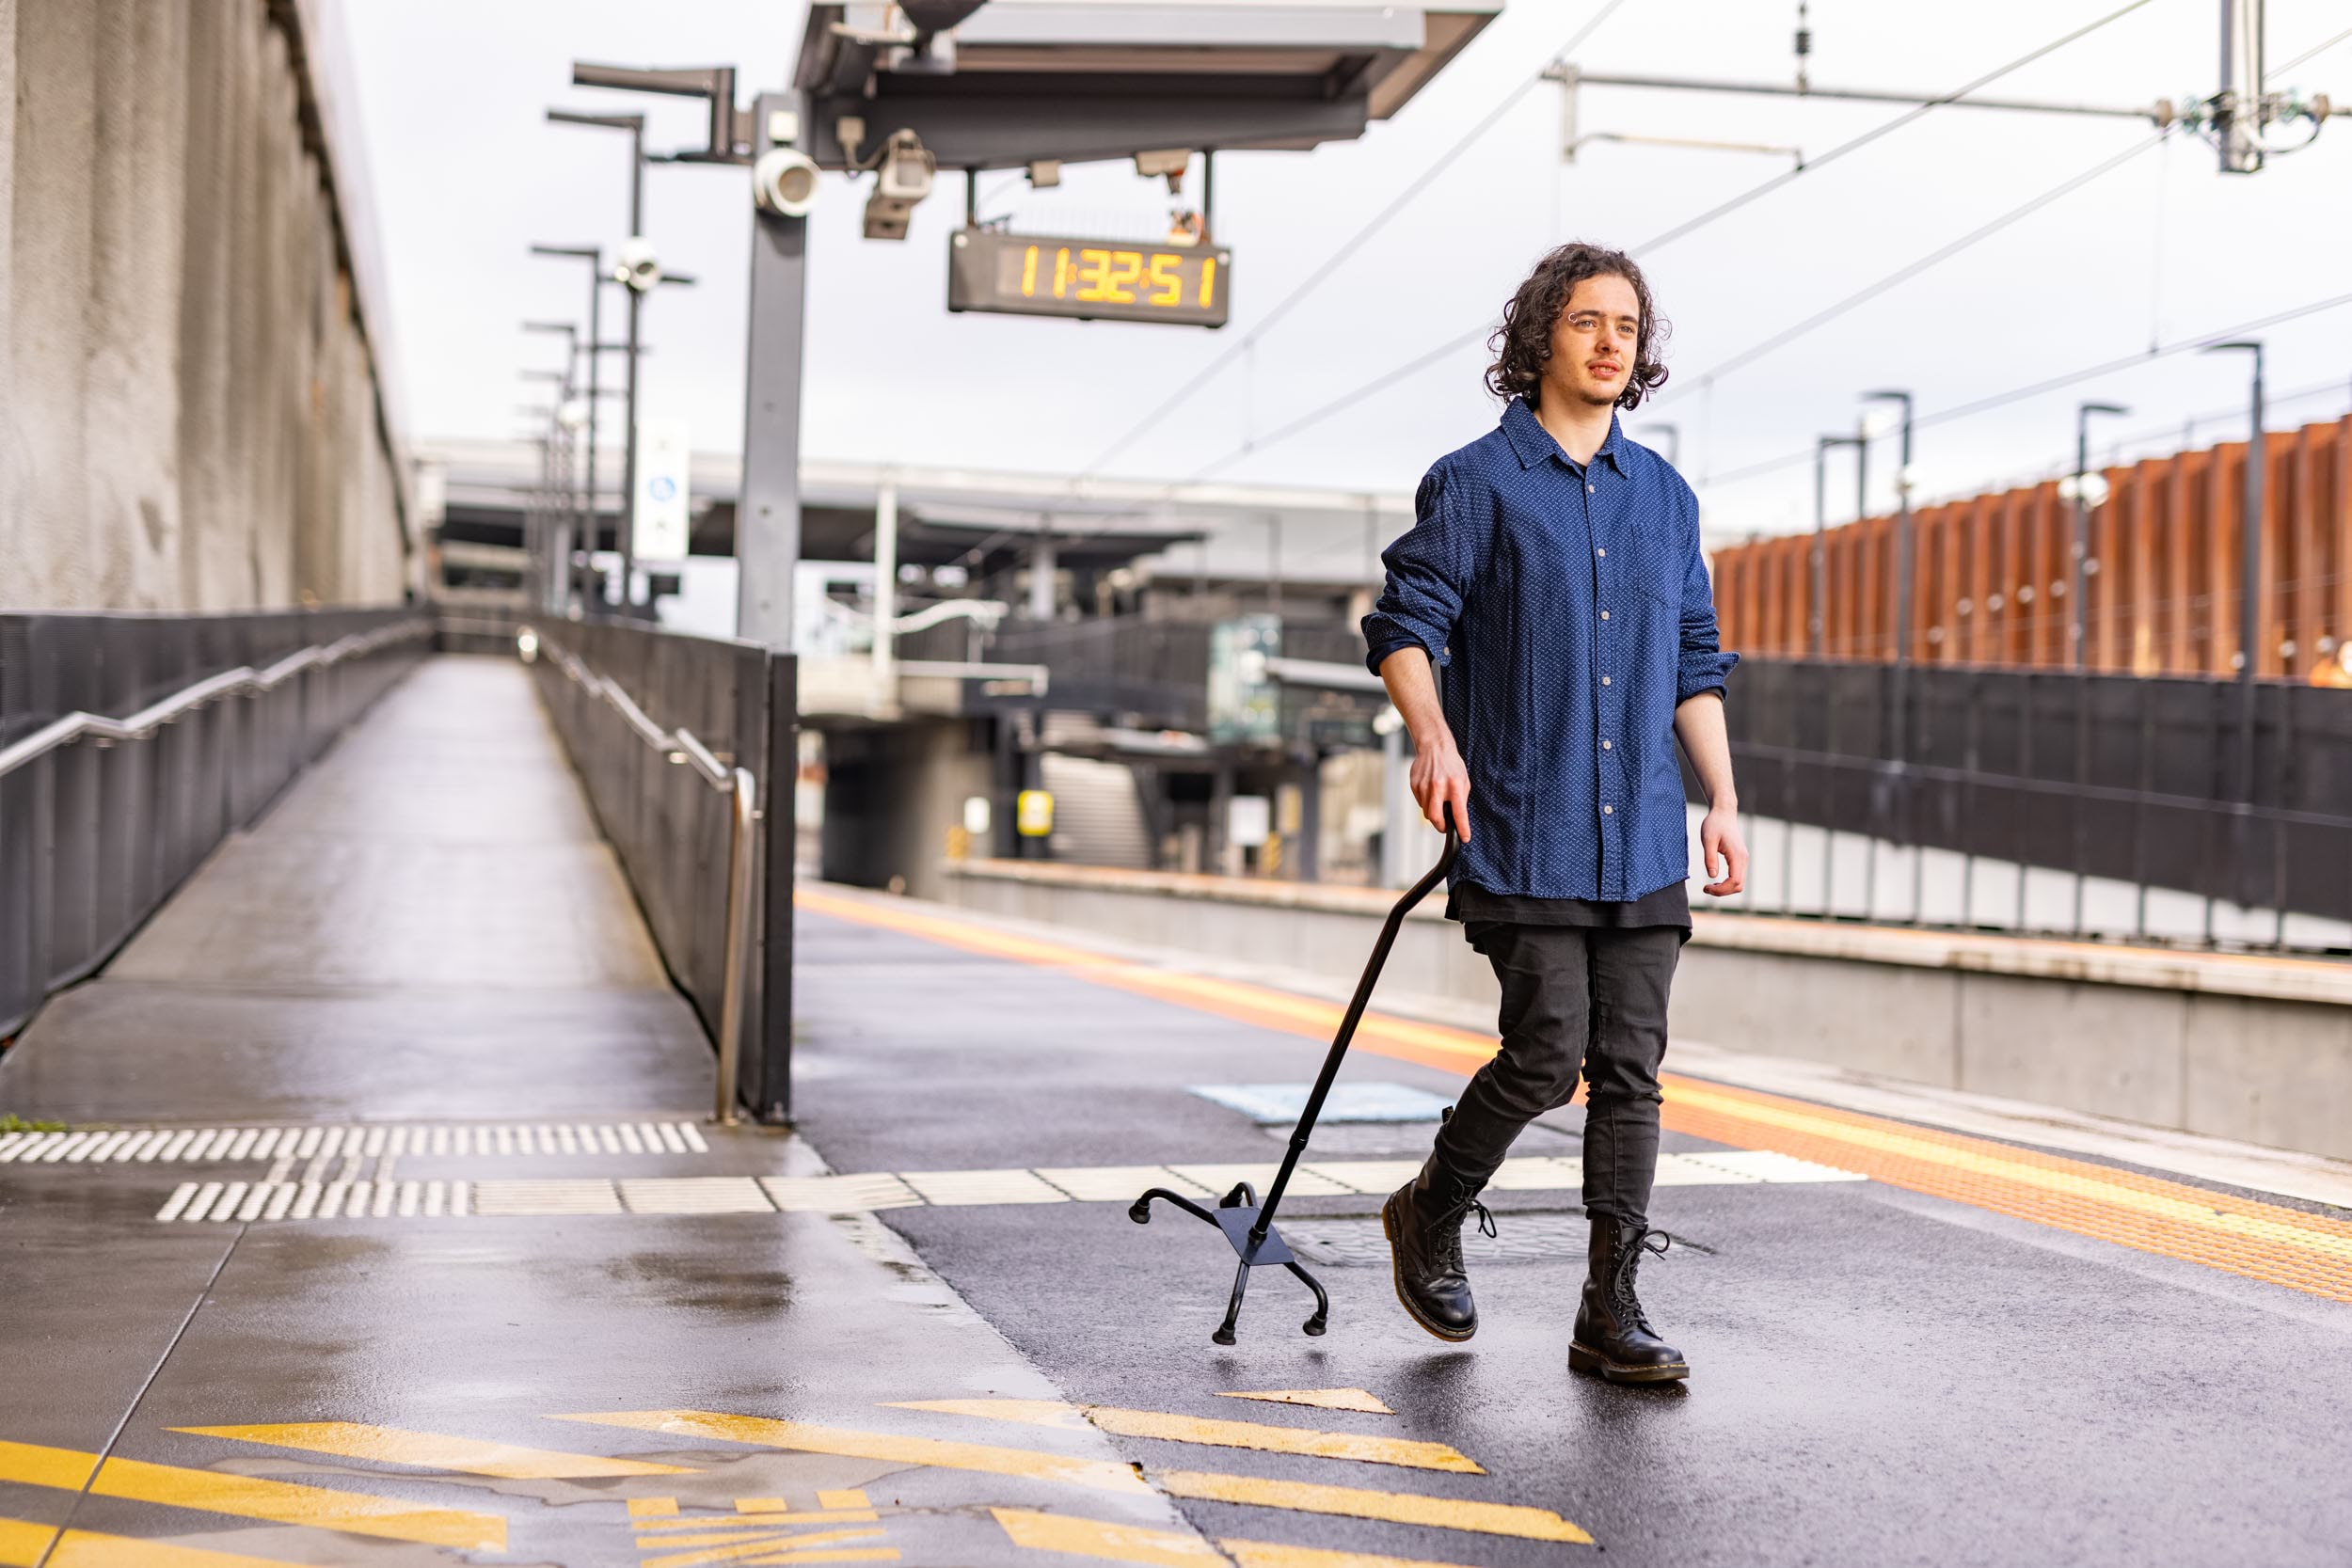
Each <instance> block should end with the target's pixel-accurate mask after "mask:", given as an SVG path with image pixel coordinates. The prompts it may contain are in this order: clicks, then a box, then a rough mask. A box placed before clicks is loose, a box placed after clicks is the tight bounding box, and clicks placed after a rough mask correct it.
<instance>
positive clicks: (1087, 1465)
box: [550, 1410, 1152, 1496]
mask: <svg viewBox="0 0 2352 1568" xmlns="http://www.w3.org/2000/svg"><path fill="white" fill-rule="evenodd" d="M550 1419H552V1420H558V1421H580V1422H582V1423H584V1424H586V1425H589V1426H612V1427H629V1428H632V1429H634V1430H636V1431H639V1432H659V1433H665V1434H668V1435H670V1436H677V1437H708V1438H713V1439H715V1440H717V1441H719V1442H723V1443H746V1444H750V1445H751V1446H752V1447H754V1448H762V1449H787V1450H790V1451H793V1452H796V1453H829V1454H835V1455H838V1456H840V1457H842V1458H845V1459H873V1460H880V1461H882V1463H884V1464H892V1465H931V1466H934V1467H936V1468H939V1469H943V1470H977V1471H981V1472H984V1473H986V1474H989V1475H998V1476H1019V1477H1021V1478H1023V1479H1025V1480H1029V1481H1058V1482H1061V1483H1063V1484H1065V1485H1070V1486H1084V1487H1087V1488H1089V1489H1091V1490H1093V1491H1097V1492H1118V1493H1124V1494H1129V1495H1133V1496H1144V1495H1148V1494H1149V1493H1150V1492H1151V1490H1152V1489H1151V1488H1150V1487H1148V1486H1146V1485H1145V1484H1144V1483H1143V1478H1142V1477H1140V1476H1138V1475H1136V1472H1135V1471H1134V1470H1133V1469H1132V1468H1130V1467H1129V1466H1127V1465H1120V1464H1115V1463H1113V1462H1111V1461H1109V1460H1102V1459H1072V1458H1070V1457H1068V1456H1067V1455H1064V1454H1057V1453H1043V1452H1040V1451H1039V1450H1037V1449H999V1448H991V1447H989V1446H988V1445H986V1444H982V1443H945V1442H941V1441H940V1440H939V1439H937V1438H933V1437H898V1436H895V1435H892V1434H891V1433H882V1432H857V1431H852V1430H850V1429H849V1428H846V1427H827V1426H815V1425H812V1424H810V1423H808V1422H806V1421H782V1420H771V1419H769V1418H764V1417H759V1416H729V1415H723V1414H721V1413H718V1412H715V1411H708V1410H612V1411H604V1412H599V1413H594V1414H585V1415H577V1416H555V1417H551V1418H550Z"/></svg>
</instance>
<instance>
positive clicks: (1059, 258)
mask: <svg viewBox="0 0 2352 1568" xmlns="http://www.w3.org/2000/svg"><path fill="white" fill-rule="evenodd" d="M1232 273H1233V259H1232V252H1231V251H1228V250H1221V249H1218V248H1216V246H1214V245H1122V244H1120V242H1118V241H1116V240H1073V239H1059V238H1055V237H1051V236H1047V235H1042V234H1007V233H1002V232H1000V231H997V230H987V229H966V230H959V231H958V232H957V233H956V234H955V236H954V237H953V238H952V239H951V240H950V242H949V245H948V250H947V309H950V310H994V311H999V312H1002V313H1005V314H1008V315H1016V316H1074V317H1077V318H1078V319H1080V320H1083V321H1130V322H1171V323H1174V324H1176V325H1182V326H1223V325H1225V317H1226V309H1227V299H1228V295H1229V293H1230V291H1231V290H1232Z"/></svg>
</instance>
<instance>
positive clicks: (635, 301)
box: [548, 109, 661, 615]
mask: <svg viewBox="0 0 2352 1568" xmlns="http://www.w3.org/2000/svg"><path fill="white" fill-rule="evenodd" d="M548 119H551V120H553V121H555V122H556V123H558V124H560V125H593V126H597V127H600V128H601V129H604V130H608V131H626V132H628V240H627V241H626V242H624V244H623V245H622V248H621V264H620V266H619V267H618V268H617V269H616V270H615V272H614V274H613V276H614V277H617V278H618V279H619V280H620V281H621V282H623V283H625V284H627V285H628V350H627V353H628V360H627V363H628V383H627V385H628V402H627V404H625V406H624V410H623V412H622V415H621V418H622V419H623V420H624V421H626V423H625V428H624V429H623V431H622V441H621V451H622V454H623V455H622V458H621V513H620V524H619V528H618V534H619V538H618V543H619V545H620V550H621V613H622V614H624V615H626V614H628V613H629V607H630V605H631V604H632V603H633V602H634V599H633V595H632V587H631V584H632V580H633V578H635V576H636V574H635V571H634V569H633V568H634V561H635V556H634V551H633V546H634V544H635V540H634V539H633V538H632V537H631V535H632V534H633V532H634V529H633V528H632V526H631V525H632V524H633V523H634V521H635V519H634V518H633V517H632V516H631V515H630V514H631V513H632V511H633V510H634V508H635V506H636V499H637V342H638V328H639V320H638V318H639V315H640V313H641V309H642V307H643V306H644V299H645V291H646V290H647V289H650V288H652V287H653V286H654V285H655V284H656V283H659V282H660V280H661V272H660V267H658V266H655V265H653V264H652V252H651V247H650V246H649V245H646V243H645V240H644V232H645V117H644V115H590V114H580V113H579V112H577V111H575V110H571V109H549V110H548ZM641 256H642V257H644V262H643V263H642V264H639V262H638V258H639V257H641ZM590 335H591V336H592V337H593V336H594V335H595V328H594V327H593V326H592V327H591V328H590Z"/></svg>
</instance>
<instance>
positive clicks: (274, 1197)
mask: <svg viewBox="0 0 2352 1568" xmlns="http://www.w3.org/2000/svg"><path fill="white" fill-rule="evenodd" d="M271 1186H272V1188H273V1191H272V1192H271V1193H270V1195H269V1207H268V1208H267V1209H264V1210H263V1211H262V1218H263V1219H265V1220H282V1219H284V1218H285V1217H286V1211H287V1210H288V1209H291V1208H293V1207H294V1195H295V1192H296V1190H297V1189H296V1188H295V1187H294V1183H293V1182H291V1181H276V1182H272V1183H271Z"/></svg>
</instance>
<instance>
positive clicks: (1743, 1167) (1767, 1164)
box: [1683, 1148, 1870, 1181]
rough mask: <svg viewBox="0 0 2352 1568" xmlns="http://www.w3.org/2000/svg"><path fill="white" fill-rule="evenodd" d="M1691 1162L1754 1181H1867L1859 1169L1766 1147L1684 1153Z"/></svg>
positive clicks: (1685, 1157)
mask: <svg viewBox="0 0 2352 1568" xmlns="http://www.w3.org/2000/svg"><path fill="white" fill-rule="evenodd" d="M1683 1158H1684V1159H1685V1160H1688V1161H1690V1162H1691V1163H1692V1164H1698V1165H1708V1166H1712V1167H1714V1168H1716V1169H1719V1170H1728V1171H1732V1172H1735V1173H1737V1174H1740V1175H1743V1176H1751V1177H1754V1178H1755V1179H1756V1180H1758V1181H1867V1180H1870V1179H1869V1178H1868V1177H1867V1176H1864V1175H1862V1174H1861V1173H1860V1172H1859V1171H1851V1170H1839V1169H1838V1168H1837V1167H1836V1166H1835V1165H1821V1164H1814V1163H1813V1162H1812V1161H1810V1160H1800V1159H1798V1158H1797V1157H1796V1156H1795V1155H1793V1154H1781V1153H1778V1152H1775V1151H1774V1150H1772V1149H1769V1148H1725V1149H1710V1150H1708V1152H1707V1153H1705V1154H1686V1155H1684V1156H1683Z"/></svg>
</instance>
